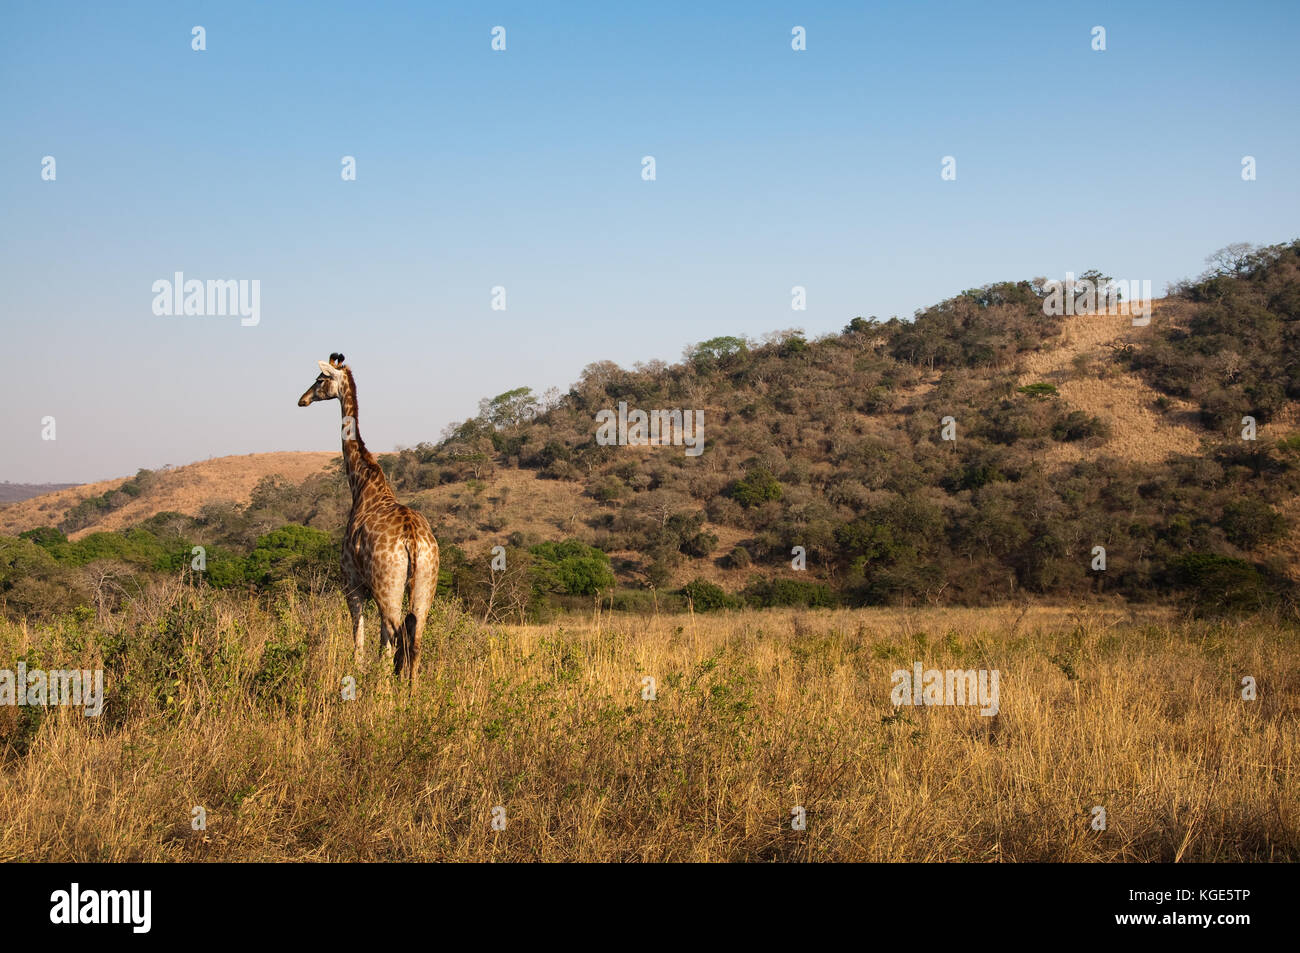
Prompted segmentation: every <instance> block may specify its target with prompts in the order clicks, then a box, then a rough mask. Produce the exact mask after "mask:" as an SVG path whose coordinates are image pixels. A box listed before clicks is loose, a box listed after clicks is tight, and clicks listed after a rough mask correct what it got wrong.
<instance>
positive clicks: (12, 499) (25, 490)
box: [0, 480, 77, 506]
mask: <svg viewBox="0 0 1300 953" xmlns="http://www.w3.org/2000/svg"><path fill="white" fill-rule="evenodd" d="M76 485H77V484H75V483H10V482H9V481H8V480H6V481H5V482H3V483H0V506H4V505H6V504H9V503H17V502H18V501H19V500H30V499H31V498H32V497H33V496H44V495H45V494H46V493H55V492H57V491H59V490H66V489H68V488H69V487H73V486H76Z"/></svg>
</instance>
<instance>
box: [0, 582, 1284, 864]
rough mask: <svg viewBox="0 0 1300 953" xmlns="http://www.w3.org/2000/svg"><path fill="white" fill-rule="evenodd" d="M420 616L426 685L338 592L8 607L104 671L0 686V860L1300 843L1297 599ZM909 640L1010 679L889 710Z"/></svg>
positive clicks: (19, 652) (1254, 849)
mask: <svg viewBox="0 0 1300 953" xmlns="http://www.w3.org/2000/svg"><path fill="white" fill-rule="evenodd" d="M431 622H432V624H431V625H430V627H429V630H428V636H427V637H428V639H429V642H428V643H427V647H426V651H425V653H424V655H423V658H424V660H425V662H424V671H423V673H422V679H421V681H420V683H419V684H418V685H417V686H416V688H415V689H414V690H408V689H407V688H405V687H404V686H403V685H402V684H401V683H399V682H396V681H395V680H394V679H393V678H392V676H391V674H389V673H388V672H387V670H379V669H378V667H377V666H373V665H372V668H371V670H370V671H369V672H360V671H357V670H356V669H355V668H354V667H353V663H352V647H351V640H350V637H349V631H348V628H349V626H348V619H347V614H346V610H345V608H344V606H343V603H342V600H341V599H339V598H337V597H336V595H335V594H333V593H330V594H328V595H326V596H324V597H322V596H320V595H314V594H310V593H303V592H300V591H298V590H297V589H284V590H282V591H279V592H275V593H272V592H266V593H263V594H261V595H257V596H252V597H250V596H249V595H247V594H245V593H243V592H234V591H230V590H226V591H221V590H216V589H213V588H211V587H209V588H205V589H194V588H192V587H187V586H182V585H179V584H177V583H175V582H172V581H164V580H152V581H150V582H149V583H148V585H147V586H146V587H145V589H144V590H143V591H142V592H140V593H138V594H137V595H135V596H133V597H132V598H131V599H130V600H129V602H128V604H127V605H125V606H124V607H123V608H122V609H121V610H119V611H117V612H114V613H112V614H111V615H109V616H106V617H105V618H103V619H96V618H95V615H94V613H93V612H92V611H90V610H82V611H79V612H74V613H70V614H67V615H65V616H62V617H60V618H59V619H57V620H50V621H45V622H40V623H36V624H18V623H14V622H9V621H0V657H3V658H6V659H15V658H16V659H20V660H25V661H26V663H27V665H28V666H29V667H42V666H44V667H47V668H53V667H60V666H64V665H67V664H69V660H73V659H75V660H77V663H78V664H81V665H83V666H85V667H88V668H94V667H102V668H103V669H104V670H105V671H106V679H105V681H106V685H107V700H106V704H105V707H104V712H103V714H102V715H100V716H99V717H98V718H87V717H85V716H84V715H83V714H82V713H81V712H80V711H79V710H75V709H69V708H49V709H44V708H34V707H12V706H3V707H0V770H2V771H3V784H0V818H3V819H4V822H3V824H0V861H36V860H40V861H48V860H89V861H155V860H162V861H178V860H186V861H195V860H291V859H292V860H320V861H326V860H328V861H340V860H476V861H482V860H541V861H551V860H581V861H636V860H643V861H655V860H701V861H766V860H855V861H865V860H881V861H903V860H906V861H939V860H943V861H1161V862H1170V861H1179V860H1181V861H1284V860H1292V861H1294V860H1297V859H1300V833H1298V831H1300V816H1298V815H1297V811H1298V810H1300V790H1297V780H1296V778H1297V775H1296V772H1295V771H1291V770H1287V769H1286V766H1287V765H1293V764H1294V763H1295V761H1296V757H1297V741H1298V738H1297V731H1298V729H1297V718H1296V716H1297V701H1296V700H1297V699H1298V698H1300V660H1298V658H1297V655H1296V653H1295V651H1294V646H1295V631H1296V630H1295V628H1294V626H1291V625H1288V624H1286V623H1285V622H1282V621H1280V620H1277V619H1264V618H1251V619H1239V620H1235V621H1227V620H1217V621H1210V620H1195V619H1188V618H1176V617H1174V616H1172V615H1171V613H1170V612H1169V611H1168V610H1167V609H1161V608H1155V607H1146V608H1141V609H1132V610H1115V609H1104V608H1080V609H1074V610H1071V609H1051V608H1029V607H1027V606H1018V607H1010V608H1004V609H979V610H970V609H951V608H947V609H935V608H923V609H916V610H908V609H888V608H886V609H879V608H877V609H851V610H846V609H836V610H806V609H804V610H788V609H778V610H772V611H767V612H757V611H753V610H744V611H741V612H732V611H728V610H722V611H721V613H720V614H714V615H710V616H702V615H692V614H689V613H687V614H685V615H672V616H668V615H658V616H653V615H652V616H648V617H647V616H642V615H639V614H636V615H629V614H624V613H614V614H610V613H608V612H601V613H597V612H595V611H594V610H593V611H592V612H591V613H588V614H587V615H585V616H581V615H577V614H570V615H569V616H567V617H566V618H565V619H563V620H561V621H558V622H555V623H549V624H540V625H539V624H530V625H524V626H518V625H506V624H488V625H485V624H483V623H482V622H481V621H479V620H477V619H475V618H471V617H470V616H468V615H466V614H465V613H464V612H463V611H462V610H461V609H460V608H459V607H458V603H456V602H454V601H452V602H443V603H440V604H438V605H436V606H435V609H434V618H433V619H432V620H431ZM914 660H920V661H922V662H923V664H925V665H926V666H933V667H937V668H959V669H971V668H986V669H994V670H997V671H999V672H1000V674H1001V682H1000V690H999V705H998V712H997V714H996V715H993V716H984V715H981V714H979V713H978V712H977V711H976V710H975V709H973V708H963V707H895V706H894V705H893V704H892V703H891V698H890V692H891V683H892V682H891V675H892V673H893V672H894V671H896V670H900V669H901V670H905V671H906V670H910V668H911V666H912V663H913V661H914ZM1246 676H1250V677H1253V678H1254V679H1255V680H1256V683H1257V695H1256V696H1255V697H1254V698H1253V700H1247V699H1244V698H1243V695H1242V692H1243V688H1242V680H1243V678H1245V677H1246ZM349 678H353V679H355V680H356V688H355V694H354V697H352V698H350V699H349V698H348V697H347V695H346V694H345V692H346V690H347V688H348V682H347V681H346V680H347V679H349ZM647 679H653V680H654V682H653V683H650V682H648V681H647ZM651 685H653V691H652V692H651V691H649V690H648V689H649V688H650V687H651ZM1098 807H1101V808H1104V809H1105V812H1106V823H1105V830H1097V829H1094V826H1095V819H1096V817H1097V814H1096V812H1095V810H1094V809H1095V808H1098ZM196 808H201V809H202V812H203V813H202V817H203V825H202V826H201V827H198V828H196V818H197V817H199V816H200V815H199V814H197V813H196V810H195V809H196ZM797 808H803V810H804V817H805V820H806V826H805V829H803V830H796V829H795V828H794V827H793V826H792V823H793V820H794V815H793V814H792V812H794V811H795V810H796V809H797ZM494 818H499V819H500V822H499V824H498V826H499V827H500V828H501V829H494V827H493V820H494Z"/></svg>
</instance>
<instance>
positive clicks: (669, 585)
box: [0, 242, 1300, 617]
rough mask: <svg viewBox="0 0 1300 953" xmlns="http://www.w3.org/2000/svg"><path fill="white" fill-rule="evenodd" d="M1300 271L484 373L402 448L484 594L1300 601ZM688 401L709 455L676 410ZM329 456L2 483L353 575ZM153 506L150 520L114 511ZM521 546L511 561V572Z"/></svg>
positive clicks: (532, 606) (176, 538)
mask: <svg viewBox="0 0 1300 953" xmlns="http://www.w3.org/2000/svg"><path fill="white" fill-rule="evenodd" d="M1091 274H1092V275H1093V276H1094V277H1095V278H1096V280H1098V281H1099V282H1104V281H1105V280H1106V279H1105V276H1103V275H1099V274H1098V273H1096V272H1092V273H1091ZM1298 276H1300V242H1297V243H1293V244H1290V245H1280V246H1274V247H1272V248H1267V249H1257V250H1254V251H1253V252H1251V253H1250V254H1248V255H1245V256H1243V257H1241V258H1239V259H1237V260H1236V261H1234V262H1233V263H1231V265H1230V267H1226V268H1225V267H1219V268H1216V269H1214V270H1212V271H1211V272H1208V273H1206V274H1205V275H1202V276H1201V277H1200V278H1199V279H1197V280H1195V281H1190V282H1186V283H1184V285H1183V286H1181V287H1179V288H1177V289H1174V293H1172V294H1171V295H1169V296H1168V297H1167V298H1165V299H1163V300H1161V301H1158V302H1155V303H1154V309H1153V317H1152V320H1151V322H1150V324H1149V325H1146V326H1134V325H1133V324H1132V321H1131V319H1130V318H1129V316H1128V315H1105V314H1096V313H1091V314H1085V313H1075V314H1074V315H1073V316H1068V317H1067V316H1060V315H1056V316H1054V315H1053V314H1051V313H1049V312H1050V309H1049V308H1048V307H1047V304H1046V303H1047V301H1048V299H1049V295H1050V291H1049V286H1048V284H1047V283H1045V282H1044V281H1043V280H1042V279H1034V280H1026V281H1008V282H998V283H994V284H990V285H986V286H984V287H981V288H976V289H971V290H969V291H966V292H963V293H962V294H960V295H957V296H955V297H953V298H950V299H948V300H946V301H943V302H940V303H938V304H936V305H934V306H933V307H931V308H927V309H925V310H923V311H921V312H918V313H917V315H916V316H915V318H914V319H913V320H911V321H899V320H898V319H896V318H895V319H891V320H889V321H881V320H878V319H876V318H874V317H871V318H864V317H856V318H853V319H852V320H851V321H850V322H849V323H848V324H847V325H846V326H845V327H844V329H843V330H842V331H841V332H839V333H835V334H828V335H825V336H823V337H820V338H817V339H813V340H809V339H808V338H807V337H806V336H805V335H804V334H803V333H802V332H800V331H797V330H786V331H777V332H773V333H770V334H768V335H765V336H764V338H763V339H762V340H753V339H750V338H746V337H720V338H714V339H712V340H709V341H704V342H700V343H698V344H695V345H692V346H690V347H688V348H687V349H686V352H685V353H684V355H683V359H682V360H681V361H680V362H678V363H675V364H667V363H665V362H661V361H656V362H651V363H649V364H645V365H637V366H635V367H634V368H632V369H630V370H629V369H624V368H621V367H619V366H617V365H615V364H613V363H610V362H599V363H596V364H592V365H590V366H588V367H587V368H586V369H584V371H583V373H582V376H581V378H580V379H579V380H578V381H577V382H576V383H575V384H574V385H573V386H572V387H571V388H570V389H569V391H568V392H567V393H565V394H560V395H553V396H548V397H546V398H543V399H538V398H535V397H534V396H533V394H532V392H531V390H529V389H528V388H526V387H520V388H516V389H514V390H511V391H507V392H506V393H504V394H500V395H498V396H496V397H493V398H488V399H484V400H483V401H482V402H481V405H480V413H479V414H478V415H477V416H476V417H475V418H473V419H470V420H467V421H464V422H463V423H461V424H459V425H456V426H453V427H450V428H448V430H447V431H446V432H445V433H444V435H443V438H442V439H441V440H439V441H437V442H428V443H421V444H419V445H418V446H416V447H413V448H407V449H403V450H400V451H398V452H396V453H391V454H383V455H381V456H380V462H381V465H382V466H383V467H384V469H385V471H386V473H387V474H388V476H389V479H390V480H391V482H392V483H393V485H394V488H395V490H396V492H397V494H398V496H399V498H401V499H403V500H404V501H409V502H410V503H411V504H412V505H413V506H415V507H417V508H418V509H420V510H421V511H422V512H424V513H425V514H426V515H427V516H428V517H429V519H430V522H431V523H432V524H433V526H434V528H435V532H436V533H437V535H438V538H439V542H440V543H441V544H442V547H443V551H444V556H443V578H442V586H443V590H442V591H443V593H444V594H447V593H455V594H458V595H460V596H461V597H462V598H463V599H464V600H465V601H466V603H467V604H468V605H470V606H471V607H476V611H480V610H481V611H483V612H484V614H486V615H492V614H494V613H498V614H499V613H501V612H506V613H507V614H509V613H514V614H517V615H519V616H520V617H522V616H524V615H527V614H529V613H532V614H536V613H539V612H544V611H545V607H546V606H548V605H557V604H566V603H568V604H573V605H580V604H586V605H590V602H591V599H592V597H593V596H594V595H595V594H596V593H597V592H600V593H601V594H602V598H605V597H608V598H610V599H611V602H612V604H614V605H615V606H621V607H623V608H644V609H654V608H665V607H667V608H673V607H676V606H681V605H683V604H684V600H685V599H689V600H690V601H691V602H692V603H693V604H694V605H695V606H696V608H697V609H706V608H721V607H726V606H729V605H737V604H739V603H740V602H742V601H743V602H745V603H747V604H749V605H753V606H769V605H830V604H849V605H873V604H882V603H918V602H919V603H931V604H935V605H941V604H968V605H976V604H989V603H995V602H1005V601H1007V600H1019V599H1021V598H1024V597H1025V596H1033V597H1036V598H1048V599H1056V600H1077V599H1080V598H1084V597H1090V598H1114V597H1122V598H1124V599H1127V600H1131V601H1152V600H1156V601H1160V600H1167V599H1172V598H1190V599H1193V600H1194V601H1199V602H1200V603H1202V607H1203V608H1205V607H1212V608H1215V609H1239V608H1259V607H1262V606H1265V605H1273V604H1284V605H1287V606H1293V605H1294V604H1295V587H1296V583H1297V582H1300V569H1298V567H1300V531H1298V529H1297V527H1298V525H1300V509H1298V504H1297V498H1298V497H1300V434H1298V433H1296V432H1295V431H1296V426H1297V421H1298V420H1300V403H1298V401H1300V277H1298ZM361 384H362V389H363V390H364V381H362V382H361ZM656 411H661V412H665V413H669V414H671V413H677V414H679V415H680V416H679V417H678V418H676V419H677V420H678V421H679V422H678V423H676V424H674V425H673V426H672V428H671V430H670V432H671V433H672V434H673V435H674V436H675V437H676V438H677V439H676V440H675V441H669V442H667V443H666V444H665V445H656V446H644V445H641V446H638V445H634V444H635V443H636V441H635V440H632V441H620V440H619V439H615V440H614V441H613V442H611V441H609V440H606V439H604V437H607V436H614V437H615V438H618V437H620V436H623V434H621V433H620V432H619V431H618V428H616V427H614V426H613V425H607V426H603V427H602V422H603V421H605V420H606V418H607V416H608V415H611V414H613V415H616V416H618V415H620V414H621V415H622V416H623V417H625V418H627V419H629V420H630V421H631V434H632V436H633V437H635V436H636V419H637V417H636V415H637V413H638V412H645V413H646V414H651V415H653V414H654V412H656ZM1246 418H1249V423H1250V428H1249V429H1250V430H1251V431H1252V432H1250V433H1248V434H1247V433H1246V429H1245V428H1244V426H1243V425H1244V424H1246V423H1247V420H1246ZM665 419H672V418H671V417H669V418H665ZM694 421H698V422H700V424H701V426H702V431H701V433H700V434H699V436H701V437H702V440H703V442H702V444H700V445H699V449H702V452H698V453H697V452H695V450H694V449H692V447H691V445H690V444H691V443H692V440H691V437H692V436H694V434H692V433H691V432H690V431H691V428H690V426H689V424H688V426H687V427H685V428H684V431H685V432H683V428H682V426H681V424H682V423H688V422H694ZM360 423H361V427H362V429H363V430H364V428H365V423H366V422H365V420H362V421H361V422H360ZM331 458H334V459H335V460H337V457H336V455H334V454H287V455H260V456H259V457H247V458H226V460H214V461H208V462H207V463H206V464H196V465H194V466H193V468H182V469H181V470H178V471H175V472H174V473H173V474H169V473H162V474H148V473H147V472H145V473H144V474H143V475H141V474H138V475H137V476H136V477H133V478H130V479H129V480H123V481H114V482H113V483H111V484H104V485H99V486H97V487H89V488H86V487H83V488H77V489H76V490H69V491H63V493H62V494H55V495H53V496H52V497H46V498H40V499H38V500H32V501H27V502H26V503H23V504H17V505H16V506H15V507H10V508H7V509H6V510H4V511H0V519H3V522H0V533H10V534H12V533H15V532H17V531H19V530H28V531H31V530H33V529H36V528H37V527H38V526H47V527H57V529H51V530H49V531H44V530H42V531H41V532H40V533H39V534H37V537H38V538H34V539H33V540H29V541H26V542H28V543H29V544H30V545H31V546H38V545H39V546H41V547H44V549H45V550H46V551H47V552H48V553H49V554H51V555H52V557H53V558H54V560H55V561H56V562H59V561H70V562H72V563H76V564H78V565H84V564H86V563H87V562H90V561H94V560H95V559H99V558H103V557H104V556H105V555H106V554H108V553H113V554H116V555H117V557H119V558H122V559H126V560H127V561H128V562H130V561H132V560H135V561H136V562H137V563H140V564H144V563H150V564H163V565H173V566H174V565H177V562H176V560H177V559H178V557H177V556H176V555H175V554H176V553H178V552H180V553H184V552H188V547H189V545H190V544H201V545H204V546H205V547H208V548H209V550H210V551H212V552H215V553H220V554H221V556H220V559H218V561H217V563H216V565H217V567H218V568H216V569H210V570H209V573H208V576H207V579H208V581H210V582H212V583H213V584H220V585H252V586H266V585H272V584H279V583H281V582H285V581H292V580H294V579H297V580H299V582H300V583H302V580H304V579H308V578H310V579H317V578H318V577H319V578H324V577H325V576H327V575H328V574H330V573H336V572H337V568H336V563H337V558H336V553H337V543H338V539H339V534H340V530H341V527H342V525H343V521H344V519H345V516H346V512H347V507H348V502H349V501H348V497H347V491H346V484H345V482H344V480H343V477H342V475H341V474H340V473H339V471H338V465H337V463H335V464H334V466H333V467H331V468H325V469H322V468H323V467H324V465H325V464H326V463H327V462H328V461H329V460H330V459H331ZM290 459H292V460H297V461H301V463H302V467H303V469H302V470H300V471H296V472H291V470H290V469H287V468H286V461H287V460H290ZM229 461H244V466H243V469H242V470H240V471H239V473H240V476H239V478H238V479H228V478H213V479H211V480H209V481H208V482H207V483H203V482H202V481H200V482H198V483H195V484H194V485H193V487H192V488H191V489H190V491H188V492H179V489H178V488H174V487H173V483H177V482H179V478H178V477H177V476H176V474H181V473H182V472H183V471H185V470H192V469H194V468H202V467H209V468H212V470H213V471H214V472H215V471H218V470H221V469H222V468H224V467H227V466H230V465H231V464H230V462H229ZM313 470H315V471H316V472H312V471H313ZM197 472H198V471H196V480H197ZM275 474H279V476H276V475H275ZM214 484H220V485H221V490H220V492H213V490H214V486H213V485H214ZM97 493H98V494H99V495H98V496H96V495H95V494H97ZM128 497H129V499H128ZM105 500H107V501H108V503H110V504H112V505H111V506H107V508H106V509H105V508H104V507H101V506H100V504H101V503H104V501H105ZM96 501H99V502H96ZM20 507H21V508H23V509H20ZM101 509H103V510H104V511H103V512H101ZM11 511H12V512H11ZM130 526H135V529H134V530H133V531H132V532H135V533H136V534H137V535H136V537H135V539H136V542H134V543H131V544H130V545H127V544H126V543H117V542H112V541H110V540H105V539H100V538H99V537H98V535H97V534H96V533H95V532H92V531H94V530H104V529H109V530H121V529H123V528H125V527H130ZM281 527H290V528H294V527H296V529H293V531H292V532H285V533H279V532H278V530H279V528H281ZM65 534H67V535H68V536H70V537H71V542H69V540H68V539H66V538H64V536H65ZM141 534H143V535H141ZM73 544H77V545H73ZM497 546H500V547H504V549H505V551H506V556H507V565H508V566H509V569H508V570H507V571H506V572H505V573H496V572H493V571H492V570H491V568H490V563H491V558H492V556H491V550H492V548H493V547H497ZM1099 547H1100V548H1099ZM1103 550H1104V553H1103ZM15 552H17V550H16V549H15ZM168 554H170V555H168ZM15 558H16V557H15ZM0 571H3V567H2V566H0ZM52 571H53V570H51V572H52ZM302 584H307V583H302ZM0 586H3V579H2V578H0ZM503 607H509V608H503Z"/></svg>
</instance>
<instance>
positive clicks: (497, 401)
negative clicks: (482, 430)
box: [478, 387, 539, 430]
mask: <svg viewBox="0 0 1300 953" xmlns="http://www.w3.org/2000/svg"><path fill="white" fill-rule="evenodd" d="M538 409H539V408H538V403H537V399H536V398H535V397H534V396H533V389H532V388H531V387H516V388H515V389H514V390H508V391H506V392H505V393H504V394H497V395H496V396H495V397H491V398H488V397H484V398H483V399H482V400H480V401H479V402H478V419H479V420H480V421H482V422H483V423H484V424H488V425H490V426H491V427H492V428H493V429H495V430H508V429H510V428H511V427H517V426H519V424H522V423H524V422H526V421H529V420H532V419H533V418H534V417H535V416H537V411H538Z"/></svg>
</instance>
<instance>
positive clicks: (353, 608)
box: [347, 592, 366, 667]
mask: <svg viewBox="0 0 1300 953" xmlns="http://www.w3.org/2000/svg"><path fill="white" fill-rule="evenodd" d="M347 599H348V611H349V612H350V613H352V641H353V643H354V644H355V646H356V654H355V655H354V656H353V661H354V662H355V664H356V665H357V666H358V667H363V666H364V665H365V664H366V632H365V622H366V617H365V608H366V598H365V596H363V595H362V594H361V593H359V592H349V593H348V595H347Z"/></svg>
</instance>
